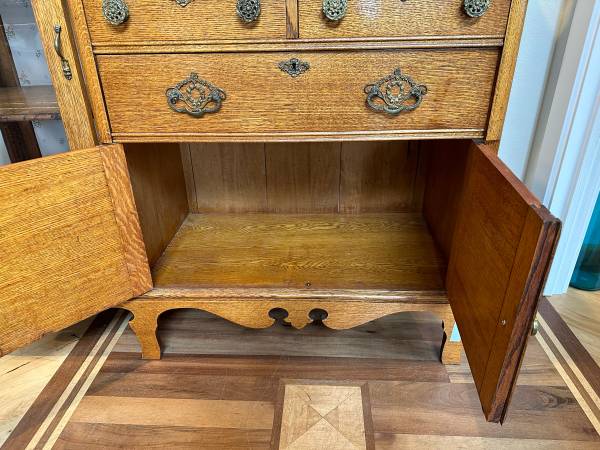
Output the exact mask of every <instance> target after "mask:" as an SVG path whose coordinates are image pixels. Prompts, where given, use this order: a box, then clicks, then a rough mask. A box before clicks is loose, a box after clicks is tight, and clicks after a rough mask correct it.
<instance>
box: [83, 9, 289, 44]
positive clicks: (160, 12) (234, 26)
mask: <svg viewBox="0 0 600 450" xmlns="http://www.w3.org/2000/svg"><path fill="white" fill-rule="evenodd" d="M79 1H81V2H82V4H83V10H84V11H85V16H86V19H87V22H88V24H89V30H90V36H91V39H92V44H93V45H96V44H106V43H110V44H112V45H124V44H132V43H145V42H148V41H150V42H151V41H171V42H177V41H183V42H185V41H192V40H220V39H237V40H242V39H257V38H285V37H286V5H285V2H284V1H280V0H261V14H260V17H259V18H258V20H257V21H256V22H253V23H251V24H245V23H244V22H243V21H242V20H240V18H239V17H238V15H237V13H236V4H235V2H223V1H220V0H202V1H193V2H191V3H189V4H188V5H187V6H185V7H181V6H179V5H178V4H177V3H176V2H174V1H161V2H157V1H154V0H127V5H128V6H129V19H127V21H126V22H125V23H123V24H121V25H111V24H110V23H108V22H107V21H106V19H104V17H103V16H102V2H98V1H96V0H79Z"/></svg>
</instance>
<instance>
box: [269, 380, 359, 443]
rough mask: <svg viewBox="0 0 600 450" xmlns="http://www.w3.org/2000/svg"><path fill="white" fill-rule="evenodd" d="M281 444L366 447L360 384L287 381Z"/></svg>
mask: <svg viewBox="0 0 600 450" xmlns="http://www.w3.org/2000/svg"><path fill="white" fill-rule="evenodd" d="M279 448H280V450H306V449H314V448H327V449H328V450H338V449H339V450H349V449H361V450H362V449H366V442H365V424H364V415H363V407H362V392H361V388H360V386H335V385H316V384H288V385H286V386H285V396H284V401H283V414H282V419H281V435H280V439H279Z"/></svg>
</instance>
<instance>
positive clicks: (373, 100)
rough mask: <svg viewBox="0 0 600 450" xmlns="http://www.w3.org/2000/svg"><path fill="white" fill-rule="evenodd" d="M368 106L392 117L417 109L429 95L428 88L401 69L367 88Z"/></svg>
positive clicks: (368, 85)
mask: <svg viewBox="0 0 600 450" xmlns="http://www.w3.org/2000/svg"><path fill="white" fill-rule="evenodd" d="M365 93H366V94H367V106H368V107H369V108H371V109H373V110H375V111H378V112H385V113H388V114H392V115H397V114H400V113H401V112H405V111H413V110H415V109H417V108H418V107H419V106H420V105H421V102H422V101H423V97H424V96H425V95H426V94H427V86H425V85H423V84H417V83H415V82H414V81H413V80H412V78H410V77H409V76H407V75H404V74H403V73H402V72H401V70H400V69H399V68H397V69H395V70H394V71H393V72H392V73H391V74H390V75H388V76H387V77H384V78H382V79H381V80H379V81H376V82H375V83H371V84H367V85H366V86H365Z"/></svg>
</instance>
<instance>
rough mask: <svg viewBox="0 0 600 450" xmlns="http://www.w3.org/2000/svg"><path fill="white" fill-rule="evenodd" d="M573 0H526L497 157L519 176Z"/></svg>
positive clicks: (523, 171) (566, 26) (523, 167)
mask: <svg viewBox="0 0 600 450" xmlns="http://www.w3.org/2000/svg"><path fill="white" fill-rule="evenodd" d="M574 3H575V0H529V4H528V7H527V14H526V16H525V24H524V27H523V37H522V39H521V46H520V48H519V56H518V58H517V66H516V69H515V76H514V79H513V84H512V88H511V95H510V99H509V102H508V111H507V114H506V120H505V122H504V130H503V132H502V141H501V143H500V149H499V156H500V159H502V160H503V161H504V162H505V163H506V164H507V165H508V167H510V168H511V170H512V171H513V172H514V173H515V174H516V175H517V176H518V177H519V178H521V179H524V178H525V173H526V170H527V164H528V161H529V156H530V154H531V148H532V144H533V141H534V137H535V132H536V127H537V123H538V118H539V116H540V112H541V108H542V104H543V102H544V94H545V93H546V86H547V82H548V79H549V77H550V75H551V73H550V69H551V66H552V61H553V58H554V53H555V50H556V48H557V46H560V41H561V40H562V39H564V38H563V36H564V34H565V30H566V31H568V28H569V17H570V14H571V11H572V8H573V4H574ZM530 188H531V186H530ZM538 194H539V193H538Z"/></svg>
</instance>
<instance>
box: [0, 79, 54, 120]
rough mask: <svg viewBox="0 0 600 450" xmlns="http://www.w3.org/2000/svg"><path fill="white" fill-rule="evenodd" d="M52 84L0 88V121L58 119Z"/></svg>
mask: <svg viewBox="0 0 600 450" xmlns="http://www.w3.org/2000/svg"><path fill="white" fill-rule="evenodd" d="M59 118H60V112H59V109H58V103H57V102H56V95H55V94H54V89H53V88H52V86H27V87H2V88H0V122H20V121H29V120H53V119H59Z"/></svg>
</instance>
